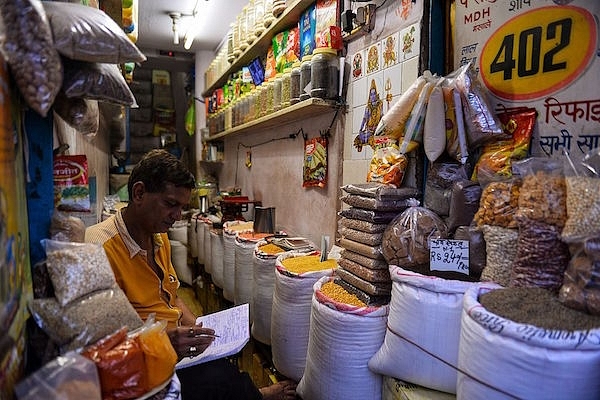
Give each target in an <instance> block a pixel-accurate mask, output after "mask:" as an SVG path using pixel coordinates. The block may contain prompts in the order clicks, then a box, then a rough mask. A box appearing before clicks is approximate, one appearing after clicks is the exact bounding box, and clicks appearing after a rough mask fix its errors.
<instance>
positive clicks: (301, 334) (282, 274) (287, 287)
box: [271, 252, 337, 382]
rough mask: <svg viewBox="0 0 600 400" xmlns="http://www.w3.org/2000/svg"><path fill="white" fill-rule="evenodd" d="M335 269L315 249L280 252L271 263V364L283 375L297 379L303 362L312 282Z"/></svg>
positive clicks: (302, 367) (335, 265) (308, 328)
mask: <svg viewBox="0 0 600 400" xmlns="http://www.w3.org/2000/svg"><path fill="white" fill-rule="evenodd" d="M336 268H337V263H336V261H335V260H333V259H327V260H325V261H323V262H321V255H320V253H318V252H312V253H309V254H306V253H294V252H292V253H284V254H282V255H280V256H279V257H277V261H276V262H275V288H274V289H273V307H272V310H271V351H272V355H273V365H274V366H275V368H276V369H277V370H278V371H279V372H281V373H282V374H283V375H284V376H287V377H288V378H290V379H293V380H295V381H297V382H298V381H300V378H302V374H303V373H304V367H305V364H306V351H307V348H308V334H309V330H310V309H311V300H312V295H313V285H314V284H315V283H316V282H317V281H318V280H319V279H320V278H322V277H323V276H332V275H333V274H334V273H335V270H336Z"/></svg>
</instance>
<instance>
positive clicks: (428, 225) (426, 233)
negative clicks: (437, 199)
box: [381, 205, 448, 274]
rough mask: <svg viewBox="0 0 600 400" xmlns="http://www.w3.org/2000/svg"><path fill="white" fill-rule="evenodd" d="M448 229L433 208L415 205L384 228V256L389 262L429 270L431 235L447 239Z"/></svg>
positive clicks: (403, 266)
mask: <svg viewBox="0 0 600 400" xmlns="http://www.w3.org/2000/svg"><path fill="white" fill-rule="evenodd" d="M447 237H448V229H447V227H446V224H445V223H444V221H443V220H442V219H441V218H440V217H439V216H438V215H436V214H435V213H434V212H433V211H431V210H429V209H427V208H425V207H420V206H418V205H413V206H412V207H410V208H408V209H406V210H405V211H404V212H402V213H401V214H400V215H398V216H397V217H396V218H394V220H393V221H392V222H390V224H389V225H388V227H387V229H386V230H385V232H383V242H382V245H381V249H382V253H383V256H384V257H385V260H386V261H387V263H388V264H389V265H397V266H400V267H402V268H405V269H409V270H413V271H415V272H419V273H423V272H424V271H425V273H427V274H429V239H445V238H447Z"/></svg>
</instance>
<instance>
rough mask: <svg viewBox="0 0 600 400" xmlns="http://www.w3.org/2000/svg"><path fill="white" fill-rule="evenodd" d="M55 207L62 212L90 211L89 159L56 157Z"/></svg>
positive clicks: (76, 156) (82, 156) (74, 156)
mask: <svg viewBox="0 0 600 400" xmlns="http://www.w3.org/2000/svg"><path fill="white" fill-rule="evenodd" d="M54 207H55V208H56V209H58V210H60V211H90V187H89V182H88V164H87V157H86V156H85V155H84V154H80V155H73V156H69V155H59V156H56V157H54Z"/></svg>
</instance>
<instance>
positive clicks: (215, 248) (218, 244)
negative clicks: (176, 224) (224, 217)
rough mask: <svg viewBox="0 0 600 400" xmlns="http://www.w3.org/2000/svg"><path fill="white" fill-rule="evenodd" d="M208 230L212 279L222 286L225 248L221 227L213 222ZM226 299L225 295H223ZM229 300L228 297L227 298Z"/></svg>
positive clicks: (218, 285)
mask: <svg viewBox="0 0 600 400" xmlns="http://www.w3.org/2000/svg"><path fill="white" fill-rule="evenodd" d="M209 232H210V268H211V273H210V275H211V276H212V281H213V283H214V284H215V285H216V286H217V287H223V276H224V275H223V271H224V265H225V263H224V261H223V257H224V254H225V248H224V244H223V227H222V226H221V225H220V223H218V222H217V223H213V224H212V227H211V228H210V230H209ZM225 298H226V299H227V297H225ZM227 300H229V299H227Z"/></svg>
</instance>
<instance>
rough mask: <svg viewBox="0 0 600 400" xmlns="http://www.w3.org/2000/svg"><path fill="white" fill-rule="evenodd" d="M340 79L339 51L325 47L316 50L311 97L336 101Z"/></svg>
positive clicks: (311, 69)
mask: <svg viewBox="0 0 600 400" xmlns="http://www.w3.org/2000/svg"><path fill="white" fill-rule="evenodd" d="M339 77H340V60H339V57H338V55H337V51H335V50H334V49H330V48H325V47H321V48H317V49H315V50H314V52H313V57H312V63H311V66H310V83H311V89H310V95H311V97H318V98H321V99H329V100H333V99H336V98H337V97H338V88H339V83H338V82H339Z"/></svg>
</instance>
